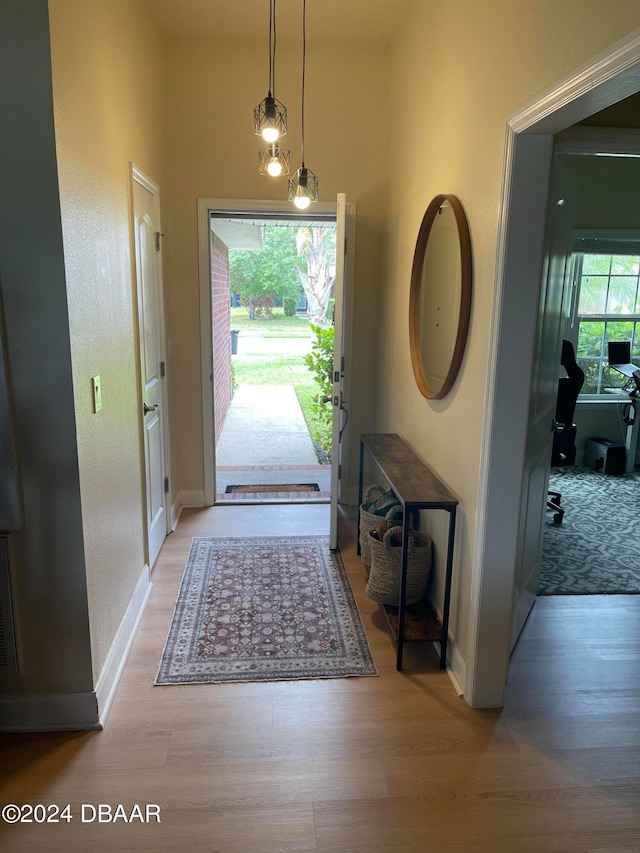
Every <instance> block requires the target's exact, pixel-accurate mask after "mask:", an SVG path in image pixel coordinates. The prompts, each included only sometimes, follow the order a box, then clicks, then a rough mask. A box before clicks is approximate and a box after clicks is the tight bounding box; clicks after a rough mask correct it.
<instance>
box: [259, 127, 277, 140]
mask: <svg viewBox="0 0 640 853" xmlns="http://www.w3.org/2000/svg"><path fill="white" fill-rule="evenodd" d="M279 136H280V131H279V130H278V128H277V127H265V128H264V129H263V131H262V138H263V139H264V141H265V142H269V143H271V142H275V141H276V139H278V138H279Z"/></svg>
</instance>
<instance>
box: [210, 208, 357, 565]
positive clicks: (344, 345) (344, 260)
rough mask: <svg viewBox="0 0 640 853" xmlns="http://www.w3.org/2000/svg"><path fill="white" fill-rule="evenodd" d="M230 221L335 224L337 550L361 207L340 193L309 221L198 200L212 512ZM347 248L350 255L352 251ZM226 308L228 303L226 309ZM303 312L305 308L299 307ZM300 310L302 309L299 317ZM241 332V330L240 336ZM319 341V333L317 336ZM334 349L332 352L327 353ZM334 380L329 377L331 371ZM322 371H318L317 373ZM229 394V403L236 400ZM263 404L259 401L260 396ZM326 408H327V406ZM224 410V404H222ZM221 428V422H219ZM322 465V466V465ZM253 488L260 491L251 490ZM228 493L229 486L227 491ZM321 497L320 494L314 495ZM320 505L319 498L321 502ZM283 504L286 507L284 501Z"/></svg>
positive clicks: (226, 339)
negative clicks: (218, 269)
mask: <svg viewBox="0 0 640 853" xmlns="http://www.w3.org/2000/svg"><path fill="white" fill-rule="evenodd" d="M220 214H222V216H221V217H220V218H227V219H228V220H237V219H250V218H254V219H255V218H258V219H262V220H264V223H267V222H275V221H285V220H287V221H289V222H291V221H293V222H301V223H302V224H303V227H307V226H309V223H311V224H313V223H314V222H315V223H316V224H319V225H322V226H327V225H328V224H329V223H335V247H336V249H335V280H334V286H333V298H334V299H335V303H334V305H333V307H332V309H331V310H332V315H333V316H332V320H333V322H332V323H331V324H328V325H327V326H325V327H323V331H325V332H326V331H327V328H328V326H329V325H330V326H331V327H332V334H333V349H332V352H331V354H330V356H329V355H327V364H326V365H325V367H324V368H322V370H320V368H318V371H317V373H318V375H322V374H323V373H324V376H326V377H327V378H328V379H329V380H330V381H329V384H328V386H327V387H328V388H330V390H329V391H328V392H327V393H326V394H321V395H320V397H321V398H322V397H326V398H327V406H328V407H329V410H330V412H331V445H330V447H331V450H330V456H331V465H330V472H331V477H330V482H331V488H330V492H331V494H330V512H329V518H330V524H329V541H330V547H331V548H332V549H333V548H337V543H338V518H339V504H341V503H345V502H348V488H347V483H348V482H349V467H350V458H349V453H348V441H347V440H346V438H347V437H348V431H349V427H348V421H349V418H348V409H349V398H350V389H351V382H350V371H351V334H350V329H351V323H352V317H353V287H352V282H353V275H354V264H353V261H354V251H353V246H354V243H355V204H353V203H347V200H346V196H345V195H344V194H343V193H338V195H337V198H336V202H335V203H329V202H318V203H316V204H315V205H314V207H313V212H312V213H311V214H310V215H309V217H308V218H306V219H305V217H304V216H303V215H301V214H300V213H296V212H294V211H292V208H291V205H290V204H289V203H287V202H278V201H261V200H242V201H239V200H235V201H234V200H229V199H211V198H201V199H199V200H198V247H199V248H198V255H199V265H198V266H199V282H200V332H201V354H202V362H201V367H202V403H203V406H202V416H203V422H202V437H203V444H202V453H203V462H204V465H203V475H204V477H203V485H204V489H203V492H204V494H203V497H204V505H205V506H212V505H213V504H214V503H216V459H215V447H216V423H215V420H216V416H217V415H218V410H217V409H216V406H215V405H214V384H215V383H214V372H215V371H216V370H217V369H218V368H219V366H220V365H221V364H222V363H223V360H224V358H227V359H228V360H229V361H230V359H231V348H232V341H231V319H230V311H231V308H230V299H231V296H232V295H231V294H230V293H229V288H228V286H227V291H226V294H225V296H224V300H226V301H224V310H225V311H227V312H229V317H228V323H227V326H226V331H225V332H222V331H221V329H222V326H221V328H220V329H219V330H218V332H217V334H214V326H215V322H214V320H218V319H219V318H218V316H217V313H216V316H215V318H214V313H215V312H214V310H213V303H214V300H213V298H212V296H213V294H212V276H211V270H212V256H211V254H212V253H211V244H212V227H211V226H212V216H213V215H216V216H219V215H220ZM347 246H348V247H349V248H348V251H347ZM305 296H306V297H307V302H308V304H307V306H306V308H307V311H308V312H309V314H311V315H312V316H313V307H314V306H313V302H312V300H311V299H310V298H309V292H308V291H306V292H305ZM221 304H222V303H221ZM299 305H300V310H301V311H302V310H303V308H304V305H303V304H301V303H300V302H299ZM297 311H298V308H296V314H297ZM236 331H239V330H236ZM314 335H315V333H314ZM238 338H239V335H238ZM328 350H329V347H328V346H327V353H328ZM329 367H330V370H331V374H330V376H328V368H329ZM315 372H316V370H315V369H314V370H312V373H315ZM231 390H232V389H231V388H230V389H229V399H230V396H231ZM254 396H255V397H256V398H257V395H254ZM322 405H324V404H322ZM218 406H219V402H218ZM218 423H219V420H218ZM318 464H322V463H318ZM249 485H255V483H254V484H249ZM225 489H226V486H225ZM314 491H315V490H314ZM316 499H317V498H316ZM232 502H233V503H235V501H230V503H232ZM280 502H282V501H280Z"/></svg>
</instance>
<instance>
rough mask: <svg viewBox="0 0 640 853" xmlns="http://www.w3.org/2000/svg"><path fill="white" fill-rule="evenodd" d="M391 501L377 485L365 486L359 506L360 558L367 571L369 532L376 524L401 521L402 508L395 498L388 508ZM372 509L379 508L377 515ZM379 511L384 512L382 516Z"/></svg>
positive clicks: (387, 493) (369, 563) (384, 490)
mask: <svg viewBox="0 0 640 853" xmlns="http://www.w3.org/2000/svg"><path fill="white" fill-rule="evenodd" d="M386 495H389V497H388V499H387V501H385V496H386ZM394 498H395V496H394ZM391 500H392V498H391V497H390V493H389V492H387V490H386V489H385V488H384V487H383V486H379V485H378V484H377V483H374V485H372V486H367V488H366V489H365V493H364V500H363V502H362V503H361V504H360V558H361V559H362V562H363V563H364V564H365V566H366V567H367V569H368V568H369V566H370V565H371V557H370V555H369V531H370V530H373V528H374V527H375V526H376V524H379V523H380V522H381V521H386V522H387V524H391V523H393V522H396V523H397V521H398V519H399V518H400V519H402V507H401V506H400V504H399V503H398V500H397V498H395V503H394V504H391V505H390V506H389V502H390V501H391ZM374 507H375V508H378V507H380V508H379V511H378V512H377V513H376V512H373V511H372V510H373V508H374ZM387 507H388V509H387ZM381 510H384V512H383V513H382V514H381Z"/></svg>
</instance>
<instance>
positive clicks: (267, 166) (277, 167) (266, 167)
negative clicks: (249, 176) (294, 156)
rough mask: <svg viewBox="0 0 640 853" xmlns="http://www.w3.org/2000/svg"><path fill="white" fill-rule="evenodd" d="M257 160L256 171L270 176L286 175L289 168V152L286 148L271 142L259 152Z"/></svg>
mask: <svg viewBox="0 0 640 853" xmlns="http://www.w3.org/2000/svg"><path fill="white" fill-rule="evenodd" d="M258 162H259V166H258V171H259V173H260V174H261V175H269V176H270V177H272V178H278V177H280V175H288V174H289V171H290V168H291V165H290V162H291V152H290V151H289V149H288V148H280V147H279V146H278V145H276V144H275V143H273V142H272V143H271V144H270V145H267V147H266V148H263V149H262V151H260V152H259V154H258Z"/></svg>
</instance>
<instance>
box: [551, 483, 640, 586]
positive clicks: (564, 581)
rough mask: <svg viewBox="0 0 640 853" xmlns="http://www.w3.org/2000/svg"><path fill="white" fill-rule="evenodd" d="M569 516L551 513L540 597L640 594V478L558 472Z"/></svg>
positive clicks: (553, 486) (563, 503)
mask: <svg viewBox="0 0 640 853" xmlns="http://www.w3.org/2000/svg"><path fill="white" fill-rule="evenodd" d="M549 488H551V489H556V490H557V491H559V492H561V493H562V506H563V507H565V509H566V513H565V516H564V521H563V522H562V524H554V523H553V521H552V513H551V512H550V511H549V512H547V520H546V528H545V533H544V549H543V554H542V572H541V576H540V588H539V593H540V595H598V594H600V595H602V594H613V593H640V541H639V539H640V538H639V536H638V521H639V519H640V478H639V477H638V476H636V475H632V474H627V475H625V476H622V477H611V476H606V475H603V474H598V473H596V472H595V471H592V470H591V469H589V468H574V469H567V470H565V471H562V470H558V469H553V470H552V472H551V478H550V482H549Z"/></svg>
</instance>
